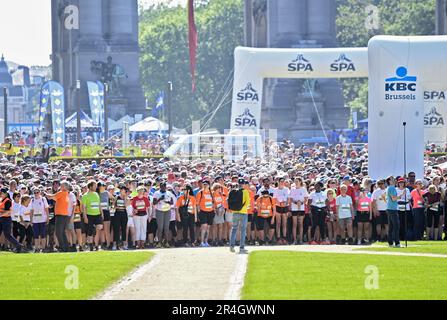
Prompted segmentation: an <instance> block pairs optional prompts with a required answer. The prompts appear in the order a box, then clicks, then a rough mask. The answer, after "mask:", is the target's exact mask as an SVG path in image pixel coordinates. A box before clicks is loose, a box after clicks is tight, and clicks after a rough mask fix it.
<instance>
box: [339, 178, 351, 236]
mask: <svg viewBox="0 0 447 320" xmlns="http://www.w3.org/2000/svg"><path fill="white" fill-rule="evenodd" d="M347 191H348V186H347V185H345V184H343V185H341V187H340V195H339V196H338V197H337V198H336V200H335V202H336V205H337V216H338V223H339V226H340V235H341V237H342V238H343V239H344V240H345V237H344V234H345V229H347V230H348V237H349V238H348V244H352V241H353V239H352V237H353V230H352V220H354V206H353V203H352V198H351V197H350V196H348V195H347V194H346V192H347ZM340 240H341V239H340Z"/></svg>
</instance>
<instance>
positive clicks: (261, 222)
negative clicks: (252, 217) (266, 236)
mask: <svg viewBox="0 0 447 320" xmlns="http://www.w3.org/2000/svg"><path fill="white" fill-rule="evenodd" d="M272 218H273V217H268V218H263V217H256V229H257V230H258V231H261V230H264V225H265V223H266V222H267V223H268V226H269V228H270V229H274V228H275V224H272Z"/></svg>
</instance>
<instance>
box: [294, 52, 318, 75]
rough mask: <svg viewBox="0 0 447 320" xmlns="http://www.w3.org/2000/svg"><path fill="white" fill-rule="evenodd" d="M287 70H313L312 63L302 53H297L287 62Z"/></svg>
mask: <svg viewBox="0 0 447 320" xmlns="http://www.w3.org/2000/svg"><path fill="white" fill-rule="evenodd" d="M288 67H289V68H288V70H289V71H291V72H313V71H314V69H313V67H312V63H311V62H310V61H309V60H308V59H306V58H305V57H304V55H303V54H298V56H297V58H296V59H294V60H292V62H291V63H289V66H288Z"/></svg>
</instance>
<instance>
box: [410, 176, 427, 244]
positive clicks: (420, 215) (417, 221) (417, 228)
mask: <svg viewBox="0 0 447 320" xmlns="http://www.w3.org/2000/svg"><path fill="white" fill-rule="evenodd" d="M422 186H423V184H422V180H416V182H415V188H414V189H413V191H411V199H412V200H413V206H412V207H413V219H414V225H413V230H414V237H415V239H414V240H422V238H423V237H424V218H425V215H424V198H423V195H424V194H425V191H424V190H422Z"/></svg>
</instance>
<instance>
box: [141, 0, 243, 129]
mask: <svg viewBox="0 0 447 320" xmlns="http://www.w3.org/2000/svg"><path fill="white" fill-rule="evenodd" d="M243 19H244V16H243V3H242V0H210V1H202V2H201V3H200V5H197V6H196V24H197V29H198V33H199V46H198V56H197V74H196V82H197V83H196V92H195V93H192V90H191V88H192V84H191V75H190V68H189V51H188V50H189V49H188V16H187V10H186V9H185V8H182V7H180V6H178V7H167V6H165V5H161V6H153V7H150V8H149V9H146V10H143V11H142V12H141V16H140V46H141V61H140V65H141V70H142V71H141V76H142V83H143V88H144V91H145V93H146V97H147V98H148V100H149V101H150V102H152V103H153V104H155V101H156V98H157V96H158V93H159V92H160V90H165V88H166V86H167V82H168V81H172V82H173V85H174V95H173V100H172V103H173V110H174V111H173V123H174V126H176V127H180V128H185V127H188V126H190V124H191V121H193V120H199V119H201V118H203V116H205V115H206V114H207V113H209V112H210V111H213V110H214V109H215V108H216V107H217V106H218V105H219V102H222V103H223V107H222V109H221V110H220V111H219V112H218V113H217V114H216V117H215V119H214V121H213V122H212V123H211V125H212V126H215V127H217V128H219V129H226V128H228V125H229V122H230V120H229V119H230V106H231V87H228V86H227V88H226V89H228V88H229V89H228V90H225V92H223V91H224V90H223V89H224V84H225V81H226V80H227V79H230V80H232V70H233V66H234V49H235V48H236V47H237V46H239V45H242V44H243V39H244V29H243ZM224 93H227V96H226V98H223V94H224Z"/></svg>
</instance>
